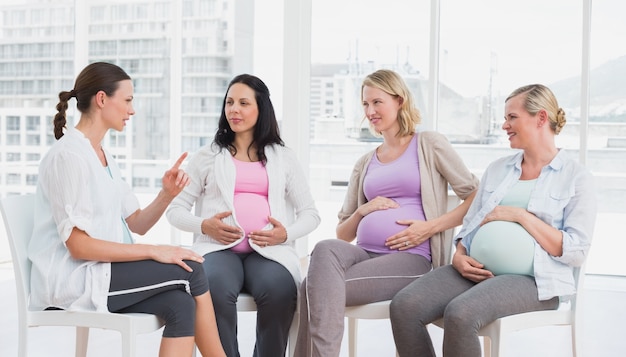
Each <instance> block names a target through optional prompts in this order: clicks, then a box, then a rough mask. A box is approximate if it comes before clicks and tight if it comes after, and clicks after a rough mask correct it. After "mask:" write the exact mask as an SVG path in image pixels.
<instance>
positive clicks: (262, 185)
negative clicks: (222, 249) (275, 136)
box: [230, 158, 270, 253]
mask: <svg viewBox="0 0 626 357" xmlns="http://www.w3.org/2000/svg"><path fill="white" fill-rule="evenodd" d="M233 162H234V163H235V170H236V176H235V177H236V179H235V197H234V204H235V217H236V218H237V222H238V223H239V225H240V226H241V228H242V229H243V230H244V234H245V236H246V237H247V236H248V234H249V233H250V232H251V231H254V230H259V229H261V228H263V227H265V226H266V225H267V224H268V223H269V220H268V219H267V217H268V216H269V215H270V205H269V202H268V200H267V191H268V187H269V181H268V178H267V171H266V169H265V166H263V163H261V162H245V161H239V160H237V159H235V158H233ZM230 249H231V250H233V251H234V252H237V253H250V252H252V251H253V249H252V247H250V243H249V241H248V239H247V238H246V239H244V240H243V241H241V243H239V244H237V245H236V246H234V247H232V248H230Z"/></svg>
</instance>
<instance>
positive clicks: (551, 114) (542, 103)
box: [505, 84, 567, 135]
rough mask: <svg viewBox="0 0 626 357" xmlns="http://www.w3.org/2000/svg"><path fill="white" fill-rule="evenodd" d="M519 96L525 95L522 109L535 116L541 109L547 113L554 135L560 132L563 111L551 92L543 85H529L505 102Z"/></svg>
mask: <svg viewBox="0 0 626 357" xmlns="http://www.w3.org/2000/svg"><path fill="white" fill-rule="evenodd" d="M520 94H526V97H525V98H524V109H526V111H527V112H528V113H530V114H531V115H536V114H537V113H538V112H539V111H540V110H541V109H544V110H545V111H546V112H547V113H548V119H549V121H550V128H551V129H552V131H554V133H555V134H556V135H558V134H559V133H560V132H561V129H563V127H564V126H565V122H566V121H567V120H566V119H565V111H564V110H563V109H562V108H561V107H559V103H558V102H557V100H556V97H555V96H554V93H552V91H551V90H550V89H549V88H548V87H546V86H544V85H543V84H530V85H527V86H523V87H520V88H517V89H516V90H514V91H513V93H511V94H510V95H509V96H508V97H507V98H506V100H505V102H506V101H508V100H509V99H511V98H513V97H516V96H518V95H520Z"/></svg>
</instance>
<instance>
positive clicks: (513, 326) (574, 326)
mask: <svg viewBox="0 0 626 357" xmlns="http://www.w3.org/2000/svg"><path fill="white" fill-rule="evenodd" d="M574 278H575V282H576V294H575V295H574V296H572V298H571V300H570V302H566V303H562V304H561V306H559V308H558V309H557V310H547V311H533V312H526V313H522V314H516V315H510V316H505V317H502V318H499V319H497V320H495V321H494V322H492V323H490V324H489V325H487V326H485V327H483V328H482V329H480V331H479V332H478V334H479V336H483V337H484V339H483V350H484V355H485V357H500V356H504V355H505V354H504V343H503V342H504V341H505V336H506V334H508V333H511V332H515V331H520V330H525V329H529V328H536V327H544V326H570V327H571V335H572V356H573V357H576V356H578V355H580V354H582V351H583V350H582V338H581V337H580V336H579V334H580V330H581V326H582V324H581V318H582V316H581V315H582V299H583V290H584V280H585V264H583V266H582V267H580V268H576V269H574ZM434 324H435V325H437V326H439V327H441V328H444V330H445V327H444V326H443V319H439V320H437V321H435V322H434Z"/></svg>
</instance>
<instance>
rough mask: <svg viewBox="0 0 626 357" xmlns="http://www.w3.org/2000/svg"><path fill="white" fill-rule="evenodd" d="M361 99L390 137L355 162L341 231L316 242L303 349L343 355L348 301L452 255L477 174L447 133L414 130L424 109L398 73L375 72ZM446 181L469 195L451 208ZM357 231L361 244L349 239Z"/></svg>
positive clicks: (304, 290)
mask: <svg viewBox="0 0 626 357" xmlns="http://www.w3.org/2000/svg"><path fill="white" fill-rule="evenodd" d="M361 100H362V104H363V109H364V111H365V116H366V117H367V119H368V120H369V123H370V129H371V130H372V131H373V132H374V133H375V134H377V135H380V136H382V138H383V143H382V144H381V145H380V146H379V147H378V148H376V150H374V151H373V152H369V153H367V154H365V155H364V156H363V157H361V158H360V159H359V160H358V161H357V163H356V164H355V166H354V170H353V172H352V176H351V178H350V183H349V185H348V191H347V193H346V197H345V200H344V203H343V207H342V208H341V211H340V212H339V223H338V225H337V238H339V239H329V240H324V241H321V242H319V243H318V244H317V245H316V246H315V249H314V250H313V252H312V254H311V260H310V265H309V271H308V274H307V278H306V280H305V282H303V284H302V286H301V288H300V289H301V291H300V296H301V300H300V329H299V335H298V342H297V345H296V350H297V351H296V355H297V356H320V357H334V356H339V352H340V347H341V340H342V337H343V323H344V312H345V306H353V305H361V304H366V303H371V302H376V301H382V300H389V299H391V298H393V296H394V295H395V294H396V292H398V291H399V290H400V289H402V288H404V287H405V286H406V285H408V284H409V283H411V282H412V281H414V280H415V279H417V278H419V277H420V276H421V275H423V274H425V273H427V272H429V271H430V270H431V269H432V267H433V266H435V267H437V266H440V265H442V264H445V263H447V262H448V261H449V257H450V249H451V247H452V232H451V229H452V228H453V227H455V226H457V225H460V224H461V221H462V219H463V215H464V214H465V212H467V209H468V207H469V204H470V202H471V201H472V198H473V197H474V191H475V190H476V188H477V186H478V179H477V178H476V177H475V176H474V175H473V174H472V173H470V171H469V170H468V169H467V168H466V167H465V165H464V164H463V162H462V160H461V158H460V157H459V156H458V155H457V153H456V152H455V151H454V149H453V148H452V146H451V145H450V143H449V142H448V141H447V140H446V138H445V137H444V136H443V135H441V134H439V133H436V132H429V131H424V132H416V130H415V127H416V126H417V125H418V124H419V122H420V114H419V111H418V110H417V108H416V107H415V106H414V105H413V99H412V98H411V93H410V92H409V89H408V88H407V86H406V84H405V82H404V81H403V80H402V78H401V77H400V76H399V75H398V74H397V73H395V72H393V71H389V70H379V71H376V72H374V73H372V74H370V75H368V76H367V77H366V78H365V80H364V81H363V85H362V87H361ZM448 185H450V186H451V187H452V190H453V191H454V193H455V194H456V195H457V196H458V197H459V198H460V199H462V200H464V202H463V203H462V204H461V205H459V206H458V207H456V208H454V209H453V210H451V211H449V212H448V210H447V208H448ZM355 239H356V244H353V243H352V242H353V241H354V240H355Z"/></svg>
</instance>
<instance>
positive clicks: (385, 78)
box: [361, 69, 422, 137]
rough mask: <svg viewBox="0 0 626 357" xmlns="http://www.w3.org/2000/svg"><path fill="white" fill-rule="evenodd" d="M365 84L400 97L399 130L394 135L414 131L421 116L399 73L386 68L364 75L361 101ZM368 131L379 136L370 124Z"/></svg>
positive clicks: (407, 133) (403, 134) (404, 134)
mask: <svg viewBox="0 0 626 357" xmlns="http://www.w3.org/2000/svg"><path fill="white" fill-rule="evenodd" d="M365 86H367V87H372V88H378V89H380V90H382V91H383V92H385V93H387V94H389V95H390V96H392V97H394V98H400V103H401V104H400V110H398V124H399V125H400V130H399V131H398V134H397V135H396V136H398V137H402V136H406V135H412V134H413V133H415V127H416V126H417V125H418V124H419V123H421V121H422V116H421V115H420V112H419V110H418V109H417V107H415V105H414V104H413V96H412V95H411V91H409V87H408V86H407V85H406V83H405V82H404V80H403V79H402V77H400V75H399V74H397V73H396V72H394V71H391V70H388V69H380V70H378V71H376V72H374V73H372V74H370V75H368V76H367V77H365V79H364V80H363V84H362V85H361V102H363V87H365ZM365 119H366V118H364V119H363V120H365ZM370 131H371V132H372V133H373V134H374V135H377V136H380V133H377V132H375V131H374V128H373V127H372V125H370Z"/></svg>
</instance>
